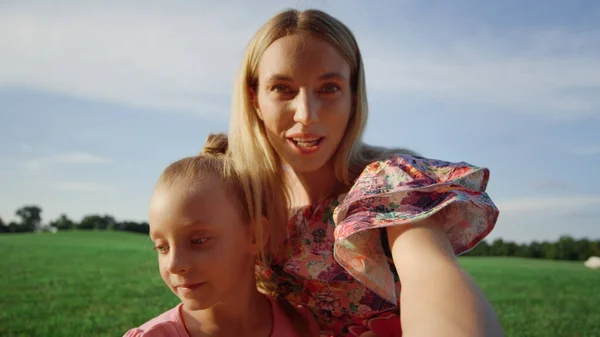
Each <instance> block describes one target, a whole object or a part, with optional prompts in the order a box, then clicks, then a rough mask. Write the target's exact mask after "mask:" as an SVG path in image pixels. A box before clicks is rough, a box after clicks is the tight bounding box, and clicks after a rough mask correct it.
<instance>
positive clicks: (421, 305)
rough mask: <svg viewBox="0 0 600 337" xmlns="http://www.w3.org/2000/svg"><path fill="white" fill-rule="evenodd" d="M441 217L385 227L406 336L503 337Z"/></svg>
mask: <svg viewBox="0 0 600 337" xmlns="http://www.w3.org/2000/svg"><path fill="white" fill-rule="evenodd" d="M441 221H443V218H442V216H441V215H438V216H434V217H431V218H430V219H427V220H423V221H422V222H421V223H416V224H413V225H406V226H391V227H388V228H387V234H388V240H389V245H390V248H391V250H392V257H393V260H394V265H395V266H396V269H397V271H398V274H399V277H400V283H401V285H402V291H401V295H400V310H401V315H400V317H401V322H402V328H403V336H405V337H412V336H428V337H437V336H440V337H441V336H444V337H496V336H498V337H501V336H503V335H504V334H503V332H502V328H501V325H500V322H499V320H498V318H497V316H496V314H495V313H494V310H493V309H492V307H491V305H490V303H489V302H488V300H487V299H486V298H485V295H484V294H483V292H482V291H481V290H480V289H479V287H478V286H477V285H476V284H475V282H474V281H473V279H472V278H471V277H470V276H469V275H468V274H467V273H466V272H465V271H464V270H463V269H462V268H461V267H460V265H459V264H458V262H457V260H456V257H455V255H454V251H453V250H452V247H451V245H450V242H449V240H448V238H447V235H446V233H445V232H444V231H443V229H442V226H441V225H440V224H441Z"/></svg>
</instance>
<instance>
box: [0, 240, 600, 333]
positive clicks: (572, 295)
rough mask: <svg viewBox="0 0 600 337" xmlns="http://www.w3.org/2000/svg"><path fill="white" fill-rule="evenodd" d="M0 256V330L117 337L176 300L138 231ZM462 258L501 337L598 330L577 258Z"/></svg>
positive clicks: (6, 250) (2, 244)
mask: <svg viewBox="0 0 600 337" xmlns="http://www.w3.org/2000/svg"><path fill="white" fill-rule="evenodd" d="M0 256H1V259H0V267H1V270H2V273H1V274H0V287H1V289H2V290H1V291H0V336H122V334H123V333H124V332H125V331H126V330H127V329H129V328H131V327H134V326H137V325H139V324H141V323H143V322H145V321H146V320H148V319H150V318H152V317H154V316H156V315H157V314H159V313H161V312H163V311H165V310H167V309H169V308H171V307H172V306H174V305H175V304H176V303H177V298H175V296H174V295H172V294H171V293H170V291H169V290H168V289H167V288H166V287H165V286H164V285H163V284H162V281H161V279H160V276H159V275H158V272H157V266H156V257H155V253H154V251H152V249H151V243H150V242H149V241H148V239H147V237H145V236H144V235H139V234H132V233H123V232H110V231H88V232H83V231H82V232H78V231H72V232H59V233H58V234H8V235H0ZM460 261H461V263H462V264H463V266H464V267H465V269H466V270H467V271H468V272H469V273H470V274H471V275H472V276H473V277H474V278H475V279H476V280H477V282H478V283H479V284H480V286H481V287H482V288H483V290H484V291H485V293H486V294H487V296H488V297H489V298H490V300H491V301H492V303H493V305H494V307H495V309H496V310H497V312H498V314H499V316H500V319H501V321H502V325H503V326H504V330H505V332H506V336H511V337H512V336H514V337H519V336H520V337H525V336H540V337H541V336H544V337H548V336H571V337H576V336H577V337H583V336H586V337H592V336H600V293H599V292H598V287H599V286H600V271H592V270H588V269H586V268H585V267H584V266H583V264H582V263H579V262H577V263H575V262H556V261H548V260H528V259H518V258H484V257H463V258H461V259H460Z"/></svg>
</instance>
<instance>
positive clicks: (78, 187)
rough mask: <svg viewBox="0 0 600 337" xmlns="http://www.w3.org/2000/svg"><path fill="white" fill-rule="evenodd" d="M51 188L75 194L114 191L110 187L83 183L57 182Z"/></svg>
mask: <svg viewBox="0 0 600 337" xmlns="http://www.w3.org/2000/svg"><path fill="white" fill-rule="evenodd" d="M51 186H52V187H53V188H54V189H57V190H61V191H74V192H107V191H112V190H113V188H112V187H110V186H106V185H102V184H98V183H93V182H81V181H65V182H56V183H53V184H52V185H51Z"/></svg>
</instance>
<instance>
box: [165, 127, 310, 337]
mask: <svg viewBox="0 0 600 337" xmlns="http://www.w3.org/2000/svg"><path fill="white" fill-rule="evenodd" d="M227 149H228V139H227V136H226V135H225V134H222V133H221V134H210V135H209V136H208V139H207V140H206V144H205V145H204V148H203V149H202V151H201V152H200V154H198V155H197V156H192V157H186V158H183V159H180V160H177V161H176V162H174V163H172V164H171V165H169V166H168V167H167V168H166V169H165V170H164V171H163V173H162V174H161V176H160V178H159V180H158V183H157V186H165V185H167V186H172V185H174V184H177V183H186V184H188V186H189V188H191V189H193V188H195V186H194V185H195V184H194V183H195V182H198V181H201V180H202V179H207V178H208V179H218V180H219V181H221V182H222V183H223V185H224V188H225V189H226V193H227V196H228V197H230V198H232V201H233V202H234V204H235V205H236V206H237V208H238V211H239V212H240V215H241V218H242V220H243V221H244V222H245V223H250V224H251V225H252V226H253V231H254V233H255V237H256V238H257V240H259V241H258V242H257V243H258V245H259V247H261V248H262V249H260V250H259V254H258V261H257V262H259V263H262V264H269V263H270V257H271V256H272V254H273V252H272V251H271V249H272V248H271V247H272V245H270V243H269V242H270V241H271V240H268V241H267V242H266V243H265V242H263V241H262V239H263V237H264V235H263V234H264V233H263V230H264V227H263V226H262V216H267V214H268V212H267V211H266V210H267V209H270V207H266V203H265V204H261V205H258V206H257V205H256V203H255V202H254V199H253V197H254V195H255V193H254V191H256V192H257V193H256V194H257V195H259V196H260V200H268V199H267V198H265V196H264V193H265V192H266V190H263V189H261V187H262V186H258V187H256V188H257V189H256V190H254V189H253V188H255V186H254V185H250V184H247V183H246V184H245V183H244V182H247V181H248V178H247V177H246V176H245V175H244V174H240V173H239V172H238V171H236V170H235V168H234V167H233V165H232V161H231V158H230V156H229V155H230V153H228V152H227ZM256 207H258V209H260V211H259V212H258V213H253V210H255V209H256ZM281 221H285V220H281ZM269 234H270V233H269ZM263 247H264V248H263ZM255 276H256V282H257V284H258V287H259V290H261V291H262V292H265V293H267V295H269V296H273V297H276V298H277V302H278V304H279V306H280V307H281V309H282V310H283V312H284V313H285V315H286V316H287V317H288V318H289V319H290V321H291V323H292V324H293V326H294V327H295V329H296V331H298V332H299V333H300V335H301V336H310V334H309V331H308V328H307V321H306V319H305V318H304V316H302V315H301V314H300V313H299V312H298V310H297V309H296V308H295V307H294V306H293V305H291V304H290V303H289V302H288V301H287V300H286V299H284V298H283V297H281V296H277V294H276V293H275V292H273V291H270V292H267V291H265V287H262V286H261V284H264V280H263V279H262V277H261V274H260V273H255Z"/></svg>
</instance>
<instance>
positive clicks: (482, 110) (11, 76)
mask: <svg viewBox="0 0 600 337" xmlns="http://www.w3.org/2000/svg"><path fill="white" fill-rule="evenodd" d="M285 7H295V8H301V9H304V8H310V7H315V8H320V9H324V10H326V11H328V12H329V13H331V14H333V15H334V16H336V17H338V18H339V19H341V20H342V21H344V22H345V23H346V24H347V25H348V26H349V27H350V28H351V29H352V30H353V31H354V33H355V34H356V37H357V39H358V41H359V44H360V46H361V48H362V52H363V55H364V58H365V64H366V73H367V82H368V93H369V103H370V111H371V115H370V120H369V123H368V127H367V133H366V137H365V138H366V140H367V141H368V142H369V143H374V144H378V145H385V146H402V147H408V148H411V149H413V150H416V151H418V152H420V153H421V154H423V155H425V156H428V157H433V158H439V159H446V160H452V161H466V162H470V163H472V164H475V165H480V166H486V167H488V168H490V170H491V181H490V183H489V186H488V192H489V194H490V196H491V197H492V198H493V200H494V201H495V202H496V203H497V205H498V207H499V208H500V211H501V214H500V218H499V220H498V223H497V226H496V228H495V230H494V231H493V233H492V234H490V236H489V239H495V238H498V237H502V238H504V239H507V240H512V241H517V242H526V241H530V240H555V239H557V238H558V237H559V236H560V235H562V234H569V235H572V236H574V237H578V238H579V237H584V236H587V237H590V238H595V239H598V238H600V220H599V219H600V179H599V178H598V172H600V170H599V169H598V168H599V166H600V4H599V3H597V2H596V1H593V0H590V1H527V2H523V1H502V2H500V1H486V2H481V1H453V2H448V1H441V0H440V1H410V0H407V1H394V2H391V1H390V2H377V3H369V4H367V2H366V1H263V2H252V4H251V5H250V4H249V3H245V2H241V1H239V2H231V1H228V2H227V4H221V3H219V4H217V3H216V2H208V1H191V0H189V1H171V2H169V3H167V2H158V1H143V2H142V1H137V2H136V1H98V2H95V3H94V2H90V1H87V2H85V4H84V3H83V2H79V1H59V2H53V3H52V4H50V3H48V2H43V1H28V2H27V3H25V2H23V1H6V0H5V1H2V2H1V3H0V50H1V52H0V144H2V145H1V146H0V217H1V218H2V219H3V220H4V221H5V222H6V221H9V220H12V219H14V211H15V210H16V209H17V208H18V207H20V206H22V205H24V204H38V205H40V206H41V207H42V208H43V213H42V215H43V217H44V220H46V221H47V220H51V219H54V218H56V217H57V216H58V215H59V214H60V213H63V212H64V213H67V214H68V215H69V216H70V217H72V218H74V219H76V220H80V219H81V217H82V216H83V215H85V214H91V213H101V214H103V213H108V214H112V215H114V216H115V217H117V218H118V219H121V220H136V221H141V220H146V217H147V204H148V199H149V197H150V193H151V191H152V188H153V185H154V183H155V180H156V179H157V177H158V175H159V174H160V172H161V170H162V169H163V168H164V167H165V166H166V165H168V164H169V163H170V162H171V161H173V160H176V159H178V158H180V157H182V156H187V155H190V154H194V153H196V152H197V151H199V150H200V148H201V147H202V144H203V141H204V140H205V138H206V135H207V134H208V133H209V132H220V131H226V130H227V126H228V118H229V97H230V91H231V87H232V83H233V82H232V81H233V77H234V76H235V73H236V71H237V69H238V66H239V62H240V60H241V55H242V52H243V49H244V47H245V45H246V43H247V41H248V40H249V39H250V37H251V36H252V34H253V33H254V32H255V31H256V29H257V28H258V27H259V26H260V25H261V24H262V23H263V22H264V21H266V20H267V19H268V18H269V17H270V16H271V15H273V14H274V13H276V12H278V11H279V10H281V9H283V8H285Z"/></svg>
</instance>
